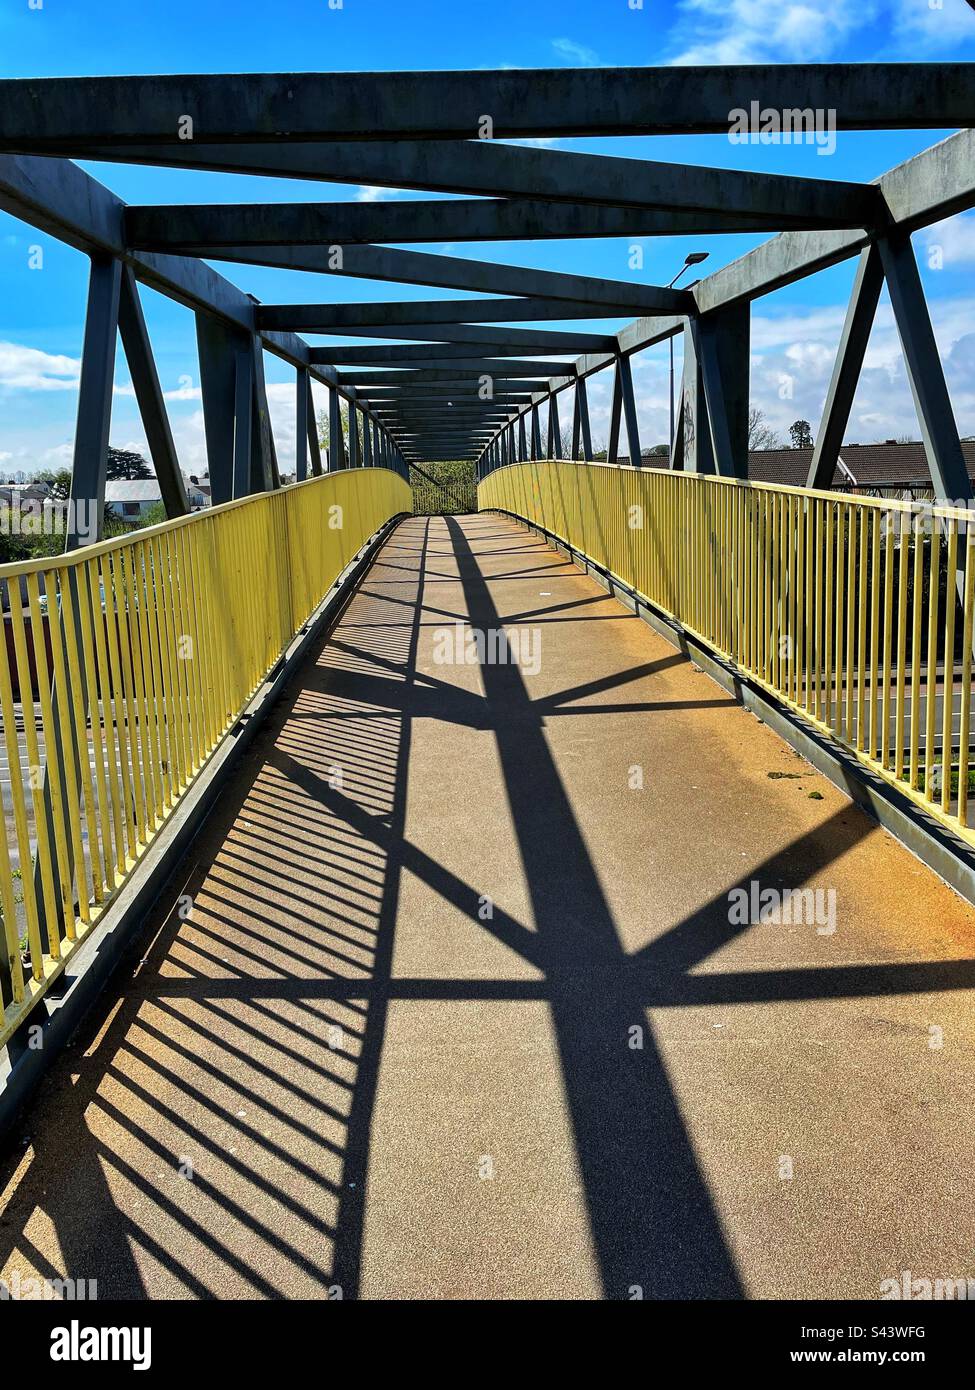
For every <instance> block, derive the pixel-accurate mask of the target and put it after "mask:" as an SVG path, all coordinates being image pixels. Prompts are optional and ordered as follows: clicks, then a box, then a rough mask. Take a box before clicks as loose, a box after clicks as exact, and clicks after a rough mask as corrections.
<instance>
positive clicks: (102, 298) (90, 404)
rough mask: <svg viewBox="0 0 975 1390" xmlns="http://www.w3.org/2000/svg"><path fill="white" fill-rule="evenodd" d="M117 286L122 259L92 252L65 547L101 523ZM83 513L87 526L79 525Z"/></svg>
mask: <svg viewBox="0 0 975 1390" xmlns="http://www.w3.org/2000/svg"><path fill="white" fill-rule="evenodd" d="M121 286H122V263H121V261H119V260H118V259H117V258H116V257H114V256H104V255H93V256H92V258H91V272H90V274H89V278H88V307H87V310H86V313H85V338H84V347H83V349H82V354H81V380H80V383H79V390H78V423H77V428H76V430H75V439H74V466H73V468H72V472H71V502H72V506H71V507H70V516H69V526H68V535H67V543H66V546H65V548H66V549H67V550H74V549H76V548H77V546H79V545H82V544H84V543H85V542H86V541H91V540H92V539H93V537H92V535H91V531H92V530H94V531H95V536H96V537H97V538H100V537H101V535H102V528H103V526H104V516H105V478H106V473H107V469H108V437H109V430H110V428H111V422H112V388H113V386H114V382H115V344H116V340H117V338H118V323H119V299H120V295H121ZM89 508H90V509H91V510H90V512H89V510H88V509H89ZM82 517H83V518H84V519H85V522H86V523H87V525H84V524H83V525H81V526H79V518H82Z"/></svg>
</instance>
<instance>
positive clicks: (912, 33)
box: [892, 0, 975, 59]
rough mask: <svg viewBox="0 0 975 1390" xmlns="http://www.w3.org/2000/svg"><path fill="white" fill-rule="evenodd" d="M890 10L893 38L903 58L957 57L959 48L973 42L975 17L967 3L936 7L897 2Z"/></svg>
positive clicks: (959, 0)
mask: <svg viewBox="0 0 975 1390" xmlns="http://www.w3.org/2000/svg"><path fill="white" fill-rule="evenodd" d="M892 8H893V16H892V25H893V30H894V36H895V38H896V39H897V40H898V43H899V44H900V46H901V47H902V48H903V49H904V52H905V56H910V57H912V58H915V59H916V58H917V57H918V56H919V55H920V54H922V53H923V55H924V57H926V58H929V57H931V56H932V55H933V54H939V55H941V56H943V57H945V58H952V57H956V56H958V55H957V54H956V52H955V50H956V49H957V46H958V44H960V43H964V41H965V40H966V39H968V40H969V41H970V40H972V39H973V38H975V15H973V14H972V11H971V8H970V6H969V5H968V4H967V3H966V0H940V4H939V5H938V6H937V7H933V6H931V5H930V4H928V3H927V0H896V3H895V4H894V5H893V7H892Z"/></svg>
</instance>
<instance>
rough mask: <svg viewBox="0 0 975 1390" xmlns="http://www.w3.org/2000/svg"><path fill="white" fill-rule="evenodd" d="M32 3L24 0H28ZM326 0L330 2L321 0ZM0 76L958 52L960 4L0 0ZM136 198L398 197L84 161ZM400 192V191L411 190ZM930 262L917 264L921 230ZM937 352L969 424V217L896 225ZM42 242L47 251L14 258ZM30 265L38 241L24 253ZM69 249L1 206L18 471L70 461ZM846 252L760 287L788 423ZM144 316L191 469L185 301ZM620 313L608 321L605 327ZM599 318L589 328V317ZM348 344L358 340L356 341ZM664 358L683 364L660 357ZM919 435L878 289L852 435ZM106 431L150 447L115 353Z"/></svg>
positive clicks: (836, 165) (655, 360)
mask: <svg viewBox="0 0 975 1390" xmlns="http://www.w3.org/2000/svg"><path fill="white" fill-rule="evenodd" d="M34 3H35V4H36V3H38V0H34ZM335 3H336V0H332V4H333V5H334V4H335ZM0 4H2V7H0V76H4V77H24V76H59V75H78V74H91V75H111V74H136V73H140V72H146V73H164V72H241V71H308V70H318V71H323V72H328V71H360V70H367V69H372V70H384V69H414V70H415V69H425V68H483V67H488V68H490V67H502V66H515V67H529V68H530V67H560V66H575V65H580V64H581V65H589V64H597V65H601V66H615V65H633V64H656V63H666V64H683V63H692V62H702V63H732V64H734V63H743V62H797V61H841V60H846V61H870V60H891V61H916V60H927V61H934V60H938V59H968V60H975V12H973V11H972V10H971V9H970V8H969V6H968V5H967V4H966V3H965V0H943V4H942V5H941V6H940V7H937V6H936V5H932V3H930V2H929V0H845V2H844V3H838V2H837V0H819V2H818V3H813V0H810V3H808V4H793V3H790V0H781V3H778V4H776V5H775V6H771V5H769V4H768V0H644V3H643V6H642V7H640V6H638V5H637V3H636V0H589V3H583V2H582V0H560V2H559V3H549V0H532V3H530V4H529V3H525V0H518V3H514V0H491V2H490V3H478V0H464V3H460V2H459V0H412V2H411V3H408V4H404V3H402V0H343V3H342V5H341V7H340V8H332V7H331V6H330V5H329V3H328V0H278V3H276V4H274V5H273V6H268V5H267V3H266V0H265V3H260V4H258V3H257V2H256V0H237V3H234V4H233V5H229V4H227V3H215V0H196V3H194V4H193V5H192V6H191V7H182V6H175V7H172V6H157V5H151V6H145V5H143V6H140V5H133V4H132V3H131V0H126V3H121V0H84V3H82V0H43V4H42V7H41V8H40V9H31V8H29V3H28V0H0ZM947 134H950V132H949V131H944V132H931V131H923V132H910V131H908V132H900V133H897V134H889V133H843V132H841V133H840V134H839V135H838V136H837V148H836V152H835V154H833V155H832V156H830V157H828V158H824V157H822V156H821V155H818V154H817V152H816V150H815V148H813V147H806V148H803V147H796V146H783V147H779V148H775V147H768V146H754V147H751V146H734V145H731V144H729V142H728V140H727V139H726V138H724V137H719V136H713V137H694V138H689V137H683V138H658V139H632V140H616V141H600V140H573V141H561V142H558V143H559V145H560V147H561V148H565V149H580V150H589V151H592V152H600V151H604V152H612V153H615V154H628V155H635V156H642V157H645V158H656V159H663V160H670V161H675V162H686V163H697V164H721V165H724V166H730V167H736V168H742V169H745V168H750V169H759V170H768V171H771V172H793V173H800V174H807V175H810V176H815V177H820V178H837V179H852V180H864V181H865V180H868V179H871V178H874V177H876V175H878V174H879V173H881V172H883V171H884V170H885V169H888V168H890V167H891V166H892V165H894V164H897V163H899V162H900V161H901V160H903V159H906V158H908V157H909V156H910V155H912V154H914V153H916V152H917V151H918V150H920V149H923V148H924V147H925V146H927V145H929V144H931V143H932V142H933V141H934V140H936V139H938V138H941V136H943V135H947ZM85 167H86V168H88V170H89V172H91V173H92V174H94V176H95V177H96V178H98V179H99V180H100V181H101V182H103V183H105V184H107V185H108V186H109V187H111V188H112V189H113V190H114V191H115V192H116V193H118V194H119V195H120V196H121V197H123V198H125V199H126V200H127V201H129V202H133V203H136V202H138V203H166V202H175V201H188V202H238V201H239V202H285V201H294V200H298V199H307V200H318V199H322V200H338V199H370V200H372V199H376V200H380V201H381V200H383V199H386V198H390V197H396V196H397V195H396V193H395V192H390V191H388V190H383V191H382V192H380V191H378V190H370V189H364V188H360V187H344V186H338V185H325V184H317V185H316V184H301V183H296V182H293V181H290V180H287V181H286V180H273V179H244V178H240V177H237V176H230V175H217V174H206V173H199V174H197V173H193V172H189V171H174V170H156V169H147V168H130V167H126V166H121V165H120V166H113V165H107V164H102V165H94V164H91V165H86V166H85ZM412 196H417V195H416V194H413V195H412ZM756 240H759V238H750V237H738V236H734V237H703V238H702V237H697V238H694V239H693V240H687V239H685V238H669V237H668V238H653V239H647V240H645V241H644V242H643V243H642V245H643V248H644V263H643V268H642V270H639V271H634V270H632V269H630V265H629V261H630V247H631V246H632V245H633V244H634V239H633V238H625V239H606V240H595V241H587V242H581V243H574V244H572V243H559V242H552V243H537V242H536V243H511V244H491V245H489V246H478V245H473V244H472V245H464V246H457V247H450V248H442V247H440V246H437V245H430V246H428V247H423V248H419V249H427V250H430V251H441V250H446V251H447V252H448V254H455V255H460V256H465V255H468V256H472V257H478V256H481V255H483V256H484V257H486V258H490V259H496V260H499V261H506V262H509V263H512V264H524V265H530V266H537V267H540V268H547V269H554V270H566V271H575V272H581V273H587V274H592V275H604V276H607V277H610V278H613V279H619V280H627V279H635V280H638V281H642V282H644V283H666V282H667V281H668V280H669V279H670V278H671V276H672V275H673V274H674V272H675V271H676V270H677V268H678V267H679V266H680V265H681V263H682V261H683V258H684V256H685V254H686V253H687V251H689V250H706V251H708V252H709V260H708V262H707V265H706V267H705V269H706V270H708V271H710V270H713V269H717V268H718V267H719V266H720V265H722V264H724V263H726V262H727V261H729V260H732V259H734V258H735V257H736V256H739V255H741V254H742V253H743V252H744V251H746V250H748V249H749V248H750V247H751V246H752V245H754V244H755V242H756ZM932 243H933V244H935V245H937V246H939V247H940V248H941V252H942V254H941V257H940V259H941V261H942V266H941V268H940V269H937V270H935V269H933V268H931V267H930V264H929V263H930V262H931V261H932V260H933V259H934V257H933V256H932V255H931V249H930V248H931V244H932ZM915 244H916V248H917V251H918V256H919V261H920V264H921V268H922V274H923V276H924V280H925V286H926V289H927V292H928V296H929V303H930V306H931V312H932V318H933V321H934V323H935V329H936V334H937V337H938V342H939V347H940V350H941V353H942V357H943V360H944V363H945V369H946V372H947V374H948V377H949V383H950V385H951V389H952V398H953V402H954V407H955V412H956V417H957V419H958V423H959V426H960V428H961V430H962V432H963V433H965V434H973V433H975V332H973V331H972V330H971V325H972V322H973V309H975V292H973V281H972V273H973V269H975V216H973V215H965V216H962V217H959V218H954V219H951V220H950V221H949V222H948V223H945V224H942V225H941V226H940V227H938V228H935V229H932V230H930V231H928V232H925V233H921V234H919V235H918V237H916V238H915ZM36 246H40V247H41V248H42V252H43V268H42V269H39V270H38V269H31V268H30V264H29V263H30V258H31V248H32V247H36ZM34 259H36V256H35V257H34ZM86 267H87V262H86V260H85V258H84V257H83V256H81V255H80V254H79V253H78V252H75V251H73V250H71V249H70V248H68V247H65V246H63V245H62V244H61V243H59V242H57V241H56V240H54V239H52V238H49V237H45V236H43V235H41V234H39V233H37V232H36V231H35V230H34V229H32V228H30V227H27V226H26V225H25V224H23V223H20V222H18V221H16V220H15V219H13V218H10V217H6V216H4V215H2V214H0V471H3V472H8V471H10V472H13V471H24V472H27V473H29V472H31V471H32V470H34V469H36V468H39V467H52V466H59V465H61V464H63V463H66V462H69V461H70V456H71V444H72V438H73V432H74V414H75V410H76V408H77V372H78V359H79V356H80V351H81V342H82V333H83V326H84V303H85V279H86ZM220 269H221V271H222V272H223V273H224V274H226V275H227V276H228V278H230V279H232V280H234V281H235V283H237V284H239V285H240V286H241V287H242V288H244V289H246V290H248V291H249V292H250V293H252V294H255V295H256V296H257V297H258V298H259V299H261V300H262V301H265V302H275V301H282V300H287V301H289V302H290V301H294V300H300V299H311V300H314V301H319V300H327V299H334V300H350V299H355V300H358V299H406V298H413V297H422V298H433V297H437V296H438V294H439V293H440V292H438V291H435V290H427V289H416V290H412V289H410V288H409V287H405V286H390V285H383V284H380V283H374V282H369V281H362V280H351V279H349V280H344V279H342V278H340V277H328V276H308V275H301V274H298V273H294V272H281V271H274V270H270V269H264V268H260V267H237V266H221V267H220ZM851 279H852V265H846V266H840V267H837V268H835V269H834V270H831V271H828V272H824V273H823V274H821V275H818V276H815V277H812V278H811V279H808V280H806V281H803V282H801V283H800V284H797V285H794V286H791V287H790V288H788V289H787V290H784V291H780V292H779V293H777V294H775V295H771V296H768V297H766V298H764V299H763V300H761V301H759V302H758V303H756V305H755V306H754V310H753V341H752V394H753V402H754V403H755V404H757V405H759V406H760V407H761V408H762V409H763V410H764V411H765V413H766V415H767V417H768V419H769V421H770V423H771V424H772V425H773V426H774V427H775V428H776V429H777V430H778V431H779V433H780V434H781V435H782V436H783V437H784V436H785V434H786V431H787V427H788V424H789V423H790V422H791V421H792V420H793V419H796V418H798V417H800V416H802V417H804V418H807V419H809V420H811V421H812V423H813V427H814V429H815V428H816V425H817V422H818V418H819V412H820V410H821V406H822V399H823V395H824V393H825V390H826V384H827V382H828V379H829V371H830V367H831V364H832V359H833V356H834V353H835V348H836V342H837V339H838V336H839V332H840V327H841V324H842V318H843V312H844V307H845V301H846V297H847V294H848V291H849V286H850V282H851ZM143 296H144V302H145V307H146V315H147V319H148V322H149V328H150V334H151V337H152V340H153V345H154V349H155V352H156V357H157V363H158V366H159V371H160V376H161V379H162V382H163V387H164V390H165V391H166V393H167V401H168V405H169V409H170V414H171V419H172V423H173V430H174V434H175V437H176V441H177V446H178V448H179V451H180V456H181V460H182V462H183V465H184V468H186V469H187V471H194V472H195V471H202V470H203V469H204V468H205V466H206V462H205V448H204V444H203V431H202V418H201V414H200V401H199V383H198V367H197V360H196V348H195V336H194V329H193V320H192V315H191V314H190V313H189V312H188V311H187V310H185V309H183V308H181V307H180V306H178V305H174V304H171V303H169V302H168V301H166V300H165V299H163V298H162V297H161V296H159V295H157V294H154V293H153V292H151V291H148V290H144V291H143ZM621 322H622V321H621V320H613V321H607V323H606V324H605V327H606V328H607V329H610V328H617V327H619V326H620V324H621ZM586 326H587V327H592V328H593V329H594V330H598V329H599V327H600V325H599V324H598V322H596V323H592V324H587V325H586ZM348 341H355V340H354V339H353V338H352V337H350V338H349V339H348ZM678 367H679V358H678ZM267 371H268V379H269V394H270V399H271V410H272V417H273V423H274V428H275V435H276V439H277V442H278V448H279V453H280V455H281V460H282V466H284V467H287V464H288V462H289V460H290V458H291V455H292V449H293V423H292V418H291V417H292V401H293V378H292V374H291V373H290V372H289V371H288V369H287V368H286V367H285V366H284V364H281V363H279V362H277V361H276V360H275V359H273V358H268V359H267ZM635 373H636V374H635V380H636V383H637V394H638V403H639V415H640V424H641V438H642V439H643V442H644V443H647V444H649V443H656V442H658V441H659V440H661V439H663V438H665V437H666V434H667V413H668V411H667V389H668V381H667V357H666V349H654V350H651V351H650V352H648V353H645V354H641V355H640V357H639V358H638V359H637V360H636V361H635ZM607 405H608V392H607V389H606V383H605V382H599V383H597V384H596V385H595V388H594V392H593V417H594V431H595V433H596V434H597V436H598V435H599V434H600V433H604V432H605V414H606V409H607ZM901 435H911V436H914V437H916V436H917V426H916V420H915V416H914V411H913V406H912V404H911V400H910V393H909V391H908V390H907V386H906V382H905V379H904V373H903V364H902V362H901V359H900V351H899V346H898V344H897V338H896V333H895V331H894V329H893V324H892V322H891V318H890V311H889V306H888V305H887V304H886V302H885V303H884V304H882V306H881V310H880V313H879V315H878V320H877V325H876V329H875V332H874V334H873V338H872V340H871V344H870V349H869V352H868V356H867V362H866V367H865V370H864V374H863V378H862V381H861V386H860V390H859V392H858V396H857V401H856V403H855V406H854V412H853V419H852V421H851V426H850V431H849V438H850V439H851V440H870V439H878V438H879V439H883V438H894V437H900V436H901ZM112 442H113V443H114V444H117V445H119V446H131V447H136V448H140V449H141V450H143V451H145V438H144V433H143V431H142V427H141V424H140V421H139V417H138V412H137V410H136V407H135V402H134V399H133V397H132V394H131V385H130V382H129V377H128V373H127V370H126V367H125V362H124V357H122V355H121V353H120V354H119V359H118V368H117V376H116V396H115V403H114V409H113V425H112Z"/></svg>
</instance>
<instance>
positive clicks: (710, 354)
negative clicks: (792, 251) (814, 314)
mask: <svg viewBox="0 0 975 1390" xmlns="http://www.w3.org/2000/svg"><path fill="white" fill-rule="evenodd" d="M688 325H689V332H688V334H687V341H686V343H685V347H684V372H685V396H684V421H685V438H684V449H685V457H686V459H687V463H688V466H689V471H692V472H696V473H714V472H717V473H720V474H721V475H722V476H724V477H728V478H745V477H747V476H748V399H749V367H750V339H751V311H750V306H749V305H748V304H747V303H745V304H735V305H731V306H730V307H728V308H726V309H716V310H714V311H713V312H712V313H709V314H704V315H701V317H699V318H692V319H690V320H689V321H688ZM688 387H689V388H690V389H689V390H688V389H687V388H688Z"/></svg>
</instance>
